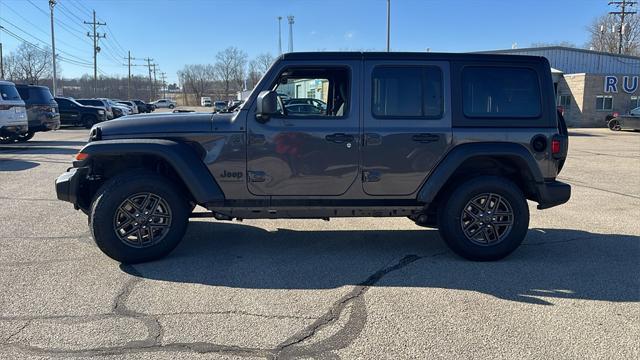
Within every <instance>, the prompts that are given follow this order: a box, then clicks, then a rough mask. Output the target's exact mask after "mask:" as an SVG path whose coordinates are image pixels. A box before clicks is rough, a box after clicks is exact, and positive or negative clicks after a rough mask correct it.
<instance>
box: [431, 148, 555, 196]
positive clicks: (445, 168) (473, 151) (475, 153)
mask: <svg viewBox="0 0 640 360" xmlns="http://www.w3.org/2000/svg"><path fill="white" fill-rule="evenodd" d="M481 156H482V157H502V158H508V159H510V160H513V161H515V162H516V163H517V164H518V165H519V166H522V167H525V168H526V169H527V170H528V173H529V174H530V175H531V177H532V178H531V179H530V180H531V181H533V182H534V183H535V185H540V184H544V177H543V176H542V173H541V171H540V168H539V167H538V164H537V162H536V160H535V159H534V158H533V155H532V154H531V152H529V150H527V148H525V147H524V146H522V145H519V144H514V143H499V142H487V143H472V144H462V145H458V146H456V147H454V148H453V149H452V150H451V151H449V153H447V155H446V156H445V158H444V159H443V160H442V161H440V163H439V164H438V165H437V166H436V168H435V170H434V171H433V172H432V173H431V174H430V175H429V176H428V177H427V179H426V181H425V182H424V184H423V185H422V187H421V188H420V191H419V192H418V201H419V202H422V203H426V204H429V203H432V202H433V200H434V199H435V197H436V196H437V195H438V193H439V192H440V190H441V189H442V188H443V187H444V186H445V185H446V184H447V182H448V181H449V179H450V178H451V176H452V175H453V174H454V172H455V171H456V170H457V169H458V168H459V167H460V165H462V163H464V162H465V161H466V160H469V159H471V158H474V157H481ZM536 187H537V186H536Z"/></svg>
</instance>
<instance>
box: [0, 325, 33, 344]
mask: <svg viewBox="0 0 640 360" xmlns="http://www.w3.org/2000/svg"><path fill="white" fill-rule="evenodd" d="M29 325H31V320H27V321H26V322H25V323H24V325H22V326H21V327H20V328H19V329H18V330H16V331H14V332H13V333H11V335H9V336H8V337H7V338H6V339H4V340H3V341H2V342H3V343H9V342H11V339H13V338H14V337H15V336H18V334H20V333H21V332H22V331H23V330H24V329H26V328H27V326H29Z"/></svg>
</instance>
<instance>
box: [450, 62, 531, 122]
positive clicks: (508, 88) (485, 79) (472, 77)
mask: <svg viewBox="0 0 640 360" xmlns="http://www.w3.org/2000/svg"><path fill="white" fill-rule="evenodd" d="M462 88H463V93H462V101H463V104H464V114H465V115H466V116H467V117H484V118H533V117H539V116H540V114H541V113H542V101H541V96H540V85H539V82H538V76H537V74H536V72H535V71H533V70H532V69H528V68H516V67H480V66H477V67H475V66H474V67H466V68H464V69H463V71H462Z"/></svg>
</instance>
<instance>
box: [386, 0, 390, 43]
mask: <svg viewBox="0 0 640 360" xmlns="http://www.w3.org/2000/svg"><path fill="white" fill-rule="evenodd" d="M389 51H391V0H387V52H389Z"/></svg>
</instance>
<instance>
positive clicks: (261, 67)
mask: <svg viewBox="0 0 640 360" xmlns="http://www.w3.org/2000/svg"><path fill="white" fill-rule="evenodd" d="M254 61H255V62H256V66H257V70H258V72H259V73H260V75H264V74H266V73H267V71H268V70H269V68H270V67H271V65H273V62H274V61H275V59H274V57H273V56H272V55H271V54H270V53H263V54H260V55H258V56H256V58H255V60H254Z"/></svg>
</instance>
